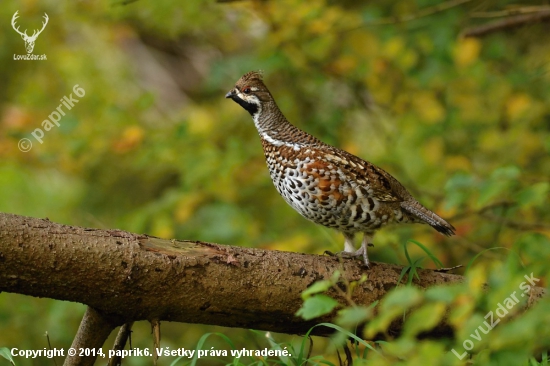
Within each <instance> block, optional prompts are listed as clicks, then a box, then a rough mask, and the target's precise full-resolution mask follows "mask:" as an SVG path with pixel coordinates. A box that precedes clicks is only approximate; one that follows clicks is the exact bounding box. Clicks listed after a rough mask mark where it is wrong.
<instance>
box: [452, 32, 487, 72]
mask: <svg viewBox="0 0 550 366" xmlns="http://www.w3.org/2000/svg"><path fill="white" fill-rule="evenodd" d="M480 50H481V42H480V41H479V40H478V39H477V38H464V39H461V40H459V41H458V43H457V45H456V47H455V49H454V59H455V63H456V65H457V66H459V67H465V66H468V65H470V64H472V63H473V62H474V61H475V60H477V58H478V57H479V51H480Z"/></svg>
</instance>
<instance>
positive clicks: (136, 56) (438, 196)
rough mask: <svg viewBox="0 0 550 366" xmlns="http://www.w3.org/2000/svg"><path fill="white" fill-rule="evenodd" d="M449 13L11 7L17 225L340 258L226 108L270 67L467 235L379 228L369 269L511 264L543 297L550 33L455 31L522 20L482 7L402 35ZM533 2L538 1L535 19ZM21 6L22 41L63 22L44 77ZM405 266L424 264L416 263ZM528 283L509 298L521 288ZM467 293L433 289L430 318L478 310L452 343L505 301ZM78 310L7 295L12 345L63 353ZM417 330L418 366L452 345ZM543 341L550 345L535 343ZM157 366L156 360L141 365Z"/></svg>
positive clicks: (332, 130)
mask: <svg viewBox="0 0 550 366" xmlns="http://www.w3.org/2000/svg"><path fill="white" fill-rule="evenodd" d="M448 3H452V2H448ZM455 3H456V4H458V3H459V2H455ZM436 4H439V2H438V1H435V0H421V1H417V2H411V1H404V0H403V1H395V2H385V1H379V0H377V1H369V2H365V3H361V2H354V1H342V2H334V1H329V0H309V1H299V0H284V1H231V2H220V3H217V2H214V1H204V2H199V1H184V2H177V1H162V2H156V3H155V2H144V1H136V2H129V3H128V4H127V5H124V3H123V2H118V1H114V0H109V1H103V2H70V3H66V4H63V5H59V4H58V3H55V2H51V1H44V2H41V3H36V2H34V1H29V0H23V1H19V2H17V3H16V2H8V3H7V4H4V6H3V7H2V8H1V9H0V14H1V15H2V17H1V18H2V19H3V21H2V22H0V44H2V45H3V47H0V63H1V65H2V67H0V80H3V81H2V83H1V85H2V88H0V211H2V212H10V213H16V214H21V215H28V216H34V217H48V218H49V219H50V220H52V221H56V222H61V223H65V224H72V225H80V226H90V227H99V228H119V229H124V230H129V231H133V232H140V233H141V232H143V233H148V234H151V235H156V236H160V237H165V238H172V237H176V238H179V239H195V240H203V241H214V242H219V243H226V244H234V245H241V246H254V247H263V248H271V249H280V250H290V251H299V252H308V253H319V254H320V253H322V252H323V251H324V250H332V251H337V250H339V249H340V247H341V245H342V243H343V238H342V237H341V236H340V235H338V234H337V233H335V232H333V231H330V230H328V229H325V228H322V227H318V226H316V225H314V224H312V223H309V222H307V221H305V220H303V218H301V217H300V216H299V215H298V214H297V213H295V212H294V211H293V210H292V209H291V208H290V207H288V206H287V205H286V204H285V203H284V201H283V200H282V199H281V198H280V197H279V196H278V194H277V192H276V191H275V189H274V188H273V187H272V183H271V181H270V179H269V175H268V172H267V169H266V167H265V163H264V158H263V154H262V151H261V145H260V143H259V139H258V137H257V136H256V131H255V129H254V126H253V123H252V121H251V119H250V117H249V116H248V115H247V114H246V112H244V111H243V110H242V109H241V108H240V107H239V106H237V105H236V104H234V103H231V102H230V101H227V100H225V99H224V98H223V96H224V94H225V92H227V91H228V90H229V89H230V88H231V87H232V86H233V84H234V83H235V81H236V80H237V79H238V78H239V77H240V76H241V75H242V74H243V73H244V72H247V71H250V70H257V69H262V70H264V72H265V75H266V77H265V80H266V84H267V85H268V86H269V88H270V90H271V91H272V93H273V94H274V96H275V98H276V100H277V102H278V104H279V106H280V107H281V109H282V110H283V112H284V113H285V115H286V116H287V117H288V119H289V120H290V121H291V122H293V123H294V124H296V125H297V126H299V127H300V128H302V129H304V130H306V131H308V132H310V133H312V134H314V135H316V136H317V137H319V138H321V139H322V140H323V141H325V142H327V143H330V144H334V145H336V146H338V147H341V148H343V149H346V150H348V151H350V152H352V153H354V154H356V155H358V156H361V157H363V158H365V159H367V160H369V161H371V162H373V163H375V164H377V165H379V166H381V167H383V168H385V169H386V170H388V171H389V172H390V173H391V174H392V175H394V176H395V177H396V178H397V179H399V180H400V181H401V182H402V183H403V184H404V185H405V186H406V187H408V188H409V189H410V190H411V191H412V192H413V194H414V195H415V196H416V197H417V198H418V199H419V200H420V201H421V202H422V203H424V204H425V205H426V206H427V207H429V208H431V209H433V210H434V211H436V212H438V213H439V214H441V215H442V216H443V217H445V218H448V219H449V221H451V222H452V224H453V225H454V226H456V228H457V236H456V237H453V238H450V239H446V238H444V237H442V236H441V235H439V234H438V233H436V232H435V231H433V230H431V229H430V228H428V227H424V226H421V225H410V226H403V227H390V228H387V229H384V230H383V231H381V232H380V233H379V234H378V235H377V237H376V248H375V249H374V250H371V251H370V255H371V258H372V259H373V260H375V261H376V260H379V261H386V262H396V263H401V264H405V263H406V262H407V260H406V258H405V255H404V252H403V250H402V245H403V243H405V242H407V240H408V239H411V238H414V239H415V240H417V241H418V242H421V243H423V244H424V245H426V246H427V247H429V248H430V250H431V252H432V253H434V255H435V256H436V257H437V258H439V260H441V261H442V262H443V264H445V266H452V265H456V264H467V263H468V262H469V261H470V260H471V258H472V257H474V256H475V255H476V254H478V253H480V252H482V251H483V250H484V249H487V248H491V247H505V248H509V249H514V250H515V251H516V252H518V253H519V255H520V257H521V259H522V260H523V262H524V263H525V264H526V266H527V268H529V271H530V272H531V271H532V272H534V273H535V276H536V277H538V278H542V279H543V283H542V284H543V285H546V284H547V276H548V273H547V269H546V268H547V259H548V258H549V256H550V246H549V237H550V225H549V224H548V223H549V222H550V210H548V207H549V204H550V202H549V201H550V200H549V190H550V184H549V181H550V174H549V172H550V158H549V156H550V84H549V80H550V62H549V60H550V43H549V42H546V41H545V39H546V38H547V26H546V25H545V24H544V23H541V24H531V25H527V26H525V27H522V28H519V29H515V30H511V31H510V30H508V31H506V30H503V31H499V32H495V33H493V34H490V35H488V36H486V37H484V38H461V37H460V36H459V34H460V32H461V31H463V30H464V29H465V28H466V27H467V26H475V25H477V24H481V23H482V22H483V21H486V20H485V19H478V18H475V17H473V14H474V13H476V12H483V11H486V12H489V11H497V10H503V9H504V10H505V9H508V8H510V7H512V8H513V6H514V4H515V3H512V2H510V1H486V2H483V3H477V2H466V1H465V2H463V4H462V5H457V6H454V7H450V8H449V9H447V10H445V11H436V12H434V13H433V14H432V15H429V16H421V17H417V18H414V17H413V18H414V19H412V20H410V21H402V22H401V21H397V17H403V16H408V15H411V14H413V15H414V14H418V12H419V11H421V10H422V9H429V8H430V7H433V6H434V5H436ZM528 5H539V4H538V3H535V2H529V1H527V2H522V6H528ZM516 6H517V4H516ZM16 10H19V13H20V18H19V19H18V24H20V25H21V26H22V27H21V28H22V29H25V28H28V29H29V30H32V29H33V27H35V25H36V26H39V25H40V22H41V21H42V18H41V17H42V15H43V13H44V12H46V13H47V14H48V15H49V18H50V21H49V24H48V25H47V27H46V28H45V30H44V31H43V33H42V34H41V35H40V36H39V37H38V39H37V41H36V46H35V49H34V53H35V54H46V55H47V61H20V60H17V61H16V60H14V59H13V55H14V54H25V48H24V44H23V41H22V39H21V37H20V36H19V35H17V34H16V33H15V32H14V30H13V29H12V28H11V25H10V22H9V19H11V17H12V16H13V14H14V13H15V11H16ZM381 23H385V24H381ZM29 33H31V32H29ZM77 84H78V85H79V86H80V87H81V88H83V89H84V90H85V92H86V94H85V95H84V96H83V97H81V98H77V99H78V100H79V101H78V103H77V104H75V105H74V107H72V108H71V109H70V111H67V113H66V115H65V116H63V117H62V118H61V120H60V121H59V123H60V126H59V127H57V126H56V127H53V128H52V129H51V130H50V131H45V133H44V137H43V143H42V144H40V143H39V142H38V141H36V139H35V138H34V137H33V136H32V135H31V133H32V132H33V131H35V129H37V128H41V124H42V121H44V120H46V119H47V118H48V116H49V115H50V114H51V113H52V112H54V111H55V109H56V108H57V107H58V106H59V105H60V99H61V98H63V97H64V96H67V97H69V95H70V94H71V93H73V87H74V86H75V85H77ZM22 138H28V139H29V140H30V141H31V142H32V143H33V147H32V149H31V150H30V151H29V152H26V153H25V152H22V151H20V150H19V149H18V143H19V141H20V139H22ZM502 253H503V252H501V251H490V252H486V253H484V255H483V256H482V258H480V259H479V262H480V265H482V266H485V267H483V268H485V269H484V270H480V272H475V273H476V274H478V275H479V278H477V279H474V278H473V277H469V278H470V281H474V280H475V281H477V282H476V283H477V284H481V283H482V282H483V281H484V280H486V279H487V280H489V279H491V278H492V277H493V276H494V274H493V273H498V275H499V276H500V278H501V280H502V281H504V280H505V279H506V278H507V277H506V276H508V275H507V271H508V268H507V267H498V265H497V264H494V261H497V263H508V262H507V259H506V258H507V254H506V253H504V254H502ZM410 255H411V256H412V257H414V256H417V257H418V256H422V255H423V251H422V250H421V249H420V248H418V247H415V248H413V247H411V250H410ZM486 262H487V263H489V264H486ZM423 264H425V265H429V263H428V261H425V262H424V263H423ZM511 273H512V274H510V276H512V275H513V276H516V274H517V273H518V271H511ZM472 276H473V275H472ZM516 277H517V276H516ZM516 277H513V278H512V277H510V278H509V279H508V280H509V281H511V282H510V283H509V284H508V285H505V284H504V283H502V281H500V282H499V283H501V285H502V286H504V287H503V288H506V291H508V288H507V287H506V286H515V285H514V284H512V283H515V282H514V281H515V280H516V279H517V278H516ZM519 277H521V276H519ZM495 281H496V279H495ZM506 283H508V282H506ZM491 285H493V284H492V283H491ZM465 286H466V285H465ZM498 288H499V286H498V285H497V286H496V289H497V290H495V291H498ZM465 289H466V288H462V290H465ZM467 289H468V292H467V293H461V291H459V290H456V291H455V290H448V291H450V294H448V297H445V299H446V300H442V299H439V297H441V296H443V295H441V294H443V293H446V292H445V291H447V290H434V291H436V295H437V296H435V295H434V296H435V298H430V296H431V295H430V293H429V292H427V293H425V294H420V293H417V295H416V296H417V297H418V303H419V304H423V305H422V306H423V307H421V308H420V309H419V310H417V311H418V312H419V314H424V313H422V311H424V312H425V313H430V314H431V315H432V316H434V317H437V314H440V309H441V306H442V305H441V304H445V306H448V305H449V304H450V303H453V302H456V303H459V304H460V306H463V307H464V308H461V307H458V308H457V309H459V310H460V309H466V310H463V312H462V313H461V314H462V315H461V316H459V319H462V320H464V322H461V321H457V322H456V326H457V327H458V329H459V332H463V333H460V334H462V335H463V337H462V338H461V339H465V338H466V334H467V333H468V331H469V330H470V328H469V327H470V325H468V324H469V323H468V322H466V319H470V320H471V319H473V317H474V314H484V311H486V310H487V309H488V308H491V304H493V302H490V301H487V304H485V305H480V302H482V300H481V299H482V298H483V296H491V295H490V294H488V295H481V294H478V293H477V292H475V291H476V290H475V286H471V287H469V288H467ZM437 291H441V293H439V292H437ZM506 291H504V292H506ZM440 295H441V296H440ZM498 299H501V297H498V296H497V297H496V298H495V301H496V300H498ZM499 301H500V300H499ZM544 305H547V304H546V303H544V304H541V305H540V306H544ZM381 306H383V304H381ZM407 306H408V305H407ZM484 306H485V307H484ZM477 307H479V309H477ZM474 308H476V310H475V311H474V310H473V309H474ZM422 309H424V310H422ZM426 309H427V310H426ZM459 310H457V311H459ZM82 314H83V307H82V306H81V305H78V304H69V303H64V302H58V301H51V300H45V299H31V298H28V297H24V296H20V295H13V294H5V293H4V294H1V295H0V329H2V334H0V346H8V347H13V346H18V347H20V348H22V347H27V348H42V347H44V346H45V340H44V339H42V338H41V334H43V332H44V331H46V330H48V332H49V334H50V337H51V338H52V341H53V344H54V345H56V344H57V345H58V346H59V345H64V346H65V347H68V345H69V344H70V340H71V338H72V335H73V334H74V332H75V330H76V328H77V326H78V320H79V318H80V316H81V315H82ZM535 314H539V315H540V314H541V313H535ZM457 316H458V315H457ZM418 318H422V317H419V316H417V317H416V319H418ZM414 319H415V315H414V313H413V314H412V315H411V318H410V321H411V322H413V323H414V324H411V325H410V326H409V327H408V328H407V331H406V333H405V334H404V335H403V336H402V338H400V339H399V340H398V342H397V343H395V344H394V345H393V346H392V347H394V348H392V349H393V351H390V353H391V352H395V353H392V354H395V355H398V354H399V352H401V351H403V350H409V351H407V352H408V353H407V352H403V353H402V355H403V357H404V358H405V359H409V360H411V363H410V364H414V362H413V360H416V359H421V358H422V357H424V356H422V355H428V354H431V353H433V352H442V350H443V349H444V348H445V343H441V342H435V341H429V342H426V343H422V344H421V345H418V344H415V343H414V341H413V336H414V335H415V334H417V333H418V331H420V330H422V327H421V326H419V325H418V324H416V323H415V322H414V321H413V320H414ZM476 319H477V318H476ZM521 319H523V318H521ZM529 319H531V318H529ZM543 320H544V319H543ZM471 321H472V322H473V323H475V324H478V323H479V322H476V321H473V320H471ZM529 321H531V322H532V323H528V322H527V321H526V322H521V323H520V322H518V323H517V325H515V326H514V324H515V323H514V321H512V322H510V324H507V325H506V327H505V326H502V327H501V328H502V329H501V328H499V329H498V330H497V329H495V330H494V331H493V332H494V333H491V336H490V337H486V339H485V338H484V341H483V342H485V343H483V345H484V346H487V347H493V346H494V347H497V348H498V347H500V348H502V349H504V348H506V349H509V350H512V351H510V352H516V351H517V350H519V349H521V352H522V353H521V352H520V353H521V354H522V355H524V354H528V353H529V352H531V351H533V350H534V349H535V348H536V347H539V346H541V347H543V346H547V344H546V343H544V342H547V341H548V335H547V334H542V333H541V334H539V333H532V334H531V335H530V336H525V337H522V340H521V342H528V341H531V340H533V342H535V341H536V342H535V343H533V344H534V345H533V346H528V347H527V346H525V347H524V343H521V342H518V343H515V344H514V345H512V346H510V345H508V344H506V342H505V340H506V337H505V335H506V334H507V333H506V332H509V333H510V334H512V333H513V332H519V330H518V329H517V328H521V327H522V326H524V327H525V328H524V329H525V330H532V329H533V327H535V326H536V324H535V323H536V321H535V320H529ZM378 324H382V325H383V324H385V323H384V322H382V323H378ZM475 324H474V325H475ZM522 324H524V325H522ZM546 324H547V323H546ZM382 325H381V326H382ZM137 327H138V329H139V327H143V329H146V328H147V325H137ZM213 328H216V327H202V328H201V327H196V326H193V327H187V326H182V325H180V324H173V325H166V326H164V328H163V329H164V332H165V333H164V334H163V342H166V344H169V345H172V346H177V347H191V348H193V347H194V345H196V342H197V340H198V339H199V338H200V335H201V334H202V333H204V332H205V331H208V332H211V331H212V329H213ZM224 331H227V330H224ZM234 332H235V333H233V334H237V336H236V337H237V338H239V337H242V342H243V344H249V342H254V341H251V340H249V339H248V338H247V337H248V335H246V334H248V333H242V332H241V333H239V332H238V331H234ZM134 334H135V335H137V336H135V343H134V345H135V346H142V347H143V346H145V345H147V346H149V342H150V340H149V339H146V337H142V336H143V335H144V334H148V333H147V331H144V332H143V333H139V332H138V331H136V332H135V333H134ZM497 334H503V335H502V336H498V337H497V336H496V335H497ZM534 334H539V335H540V336H541V337H542V338H540V339H532V337H531V336H533V337H534ZM522 335H523V333H522ZM543 336H544V337H546V338H544V337H543ZM499 337H500V338H499ZM508 341H509V340H508ZM499 342H500V343H499ZM537 342H538V343H537ZM479 347H481V343H480V345H479ZM445 349H446V350H447V351H448V348H445ZM492 349H496V348H492ZM503 352H504V351H503ZM518 352H519V351H518ZM501 356H502V357H508V356H506V355H505V354H504V353H502V354H501ZM395 357H397V356H395ZM453 357H454V356H453ZM487 357H492V356H487ZM499 357H500V356H499ZM510 357H511V356H510ZM43 361H44V360H43ZM37 362H42V361H37ZM44 362H46V361H44ZM140 362H143V363H144V364H145V363H148V360H142V361H141V360H139V359H135V360H132V364H140ZM453 362H454V361H453ZM18 364H23V365H24V364H30V363H25V361H20V362H19V363H18ZM377 364H378V363H377ZM380 364H382V363H380ZM441 364H447V363H445V362H443V361H442V363H441ZM450 364H453V363H450Z"/></svg>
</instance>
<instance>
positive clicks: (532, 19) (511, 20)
mask: <svg viewBox="0 0 550 366" xmlns="http://www.w3.org/2000/svg"><path fill="white" fill-rule="evenodd" d="M546 20H550V10H543V11H539V12H536V13H533V14H522V15H516V16H511V17H508V18H506V19H503V20H498V21H495V22H490V23H488V24H484V25H480V26H477V27H470V28H466V30H464V32H462V34H461V36H462V37H464V38H466V37H482V36H485V35H487V34H490V33H494V32H498V31H501V30H504V29H512V28H517V27H520V26H523V25H526V24H532V23H538V22H543V21H546Z"/></svg>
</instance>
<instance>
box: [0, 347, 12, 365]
mask: <svg viewBox="0 0 550 366" xmlns="http://www.w3.org/2000/svg"><path fill="white" fill-rule="evenodd" d="M0 356H1V357H4V358H5V359H6V360H8V361H10V363H11V364H12V365H14V366H15V362H14V361H13V358H12V357H11V351H10V349H9V348H7V347H2V348H0Z"/></svg>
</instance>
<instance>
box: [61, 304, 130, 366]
mask: <svg viewBox="0 0 550 366" xmlns="http://www.w3.org/2000/svg"><path fill="white" fill-rule="evenodd" d="M119 323H120V321H119V320H117V319H116V318H112V317H110V316H104V315H103V314H101V313H99V312H98V311H96V310H95V309H92V308H90V307H88V309H86V313H84V317H83V318H82V321H81V322H80V327H78V332H77V333H76V336H75V337H74V340H73V344H72V345H71V348H72V349H75V350H81V349H86V348H87V349H93V350H97V349H100V348H101V347H102V346H103V343H105V340H106V339H107V337H108V336H109V334H111V332H112V331H113V329H115V328H116V327H117V325H118V324H119ZM95 360H96V355H95V353H89V354H88V355H87V356H86V355H81V354H80V352H78V351H77V352H76V353H75V355H68V356H67V358H65V362H64V363H63V366H92V365H93V364H94V362H95Z"/></svg>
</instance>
